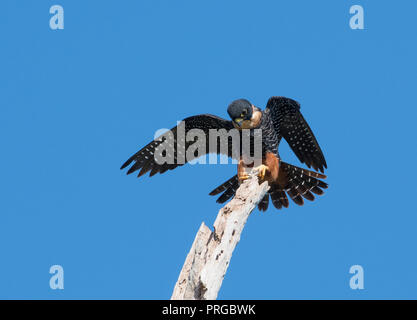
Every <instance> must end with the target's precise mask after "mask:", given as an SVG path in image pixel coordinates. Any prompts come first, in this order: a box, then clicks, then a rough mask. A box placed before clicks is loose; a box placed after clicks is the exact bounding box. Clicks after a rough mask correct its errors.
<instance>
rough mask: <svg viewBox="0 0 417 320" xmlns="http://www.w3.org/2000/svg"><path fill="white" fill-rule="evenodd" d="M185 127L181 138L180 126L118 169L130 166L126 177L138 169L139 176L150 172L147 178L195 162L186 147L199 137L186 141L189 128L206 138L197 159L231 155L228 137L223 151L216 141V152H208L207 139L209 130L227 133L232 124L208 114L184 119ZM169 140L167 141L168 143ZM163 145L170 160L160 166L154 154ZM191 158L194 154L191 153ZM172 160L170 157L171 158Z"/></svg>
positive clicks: (143, 149)
mask: <svg viewBox="0 0 417 320" xmlns="http://www.w3.org/2000/svg"><path fill="white" fill-rule="evenodd" d="M183 125H184V132H183V133H184V135H183V136H182V134H181V130H180V127H179V126H176V127H174V128H172V129H171V130H170V133H172V135H171V137H170V136H169V135H166V134H163V135H161V136H160V137H158V138H156V139H155V140H154V141H152V142H150V143H149V144H147V145H146V146H145V147H144V148H142V149H141V150H139V151H138V152H136V153H135V154H134V155H133V156H131V157H130V158H129V159H128V160H127V161H126V162H125V163H124V164H123V165H122V167H121V168H120V169H124V168H126V167H127V166H129V165H131V164H132V163H133V165H132V166H131V167H130V168H129V170H128V171H127V174H130V173H133V172H135V171H138V170H140V172H139V174H138V177H140V176H142V175H144V174H145V173H147V172H148V171H150V176H153V175H154V174H156V173H158V172H159V173H164V172H166V171H167V170H172V169H175V168H177V167H179V166H182V165H184V164H185V163H187V162H189V161H191V160H194V159H195V158H197V157H195V156H194V157H193V156H191V157H190V156H188V157H187V156H186V155H184V151H185V154H187V150H188V148H189V147H190V146H191V145H193V144H194V143H196V142H197V140H198V138H195V139H194V141H186V137H187V133H191V132H190V130H192V129H199V130H200V131H199V132H200V133H202V134H203V135H204V136H205V146H204V148H202V149H204V150H201V148H200V149H199V150H198V151H199V152H200V153H199V154H198V156H203V155H205V154H208V153H217V154H226V155H227V156H229V157H231V156H232V155H233V151H232V138H231V136H229V135H227V136H226V137H224V138H226V139H227V146H226V147H225V148H221V144H220V143H219V140H221V139H222V137H218V138H217V144H216V149H215V150H210V138H209V133H210V129H216V130H220V129H225V130H226V131H227V133H229V130H231V129H233V130H236V129H234V127H233V124H232V122H231V121H228V120H225V119H222V118H220V117H217V116H214V115H210V114H202V115H197V116H192V117H189V118H186V119H184V120H183ZM224 132H225V131H224V130H223V132H222V131H219V133H220V134H221V136H223V135H224ZM167 139H168V141H167ZM164 142H166V143H165V145H166V146H168V147H172V148H173V150H172V156H173V161H168V162H166V163H160V162H159V161H157V159H156V158H155V155H156V154H160V153H159V151H158V147H162V143H164ZM192 155H194V153H192ZM171 159H172V158H171Z"/></svg>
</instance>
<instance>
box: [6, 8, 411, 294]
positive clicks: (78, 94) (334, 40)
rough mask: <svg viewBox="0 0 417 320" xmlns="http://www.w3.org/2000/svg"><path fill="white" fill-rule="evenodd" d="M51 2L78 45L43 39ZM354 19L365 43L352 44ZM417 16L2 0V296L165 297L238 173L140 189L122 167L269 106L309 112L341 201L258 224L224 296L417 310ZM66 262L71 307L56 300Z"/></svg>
mask: <svg viewBox="0 0 417 320" xmlns="http://www.w3.org/2000/svg"><path fill="white" fill-rule="evenodd" d="M54 4H60V5H62V6H63V7H64V10H65V29H64V30H56V31H53V30H51V29H50V28H49V19H50V17H51V15H50V14H49V8H50V6H51V5H54ZM354 4H361V5H363V7H364V9H365V28H366V29H365V30H351V29H350V28H349V19H350V16H351V15H350V14H349V8H350V6H351V5H354ZM416 12H417V4H416V3H415V2H412V1H405V0H404V1H397V2H392V1H365V0H357V1H334V0H327V1H324V0H323V1H294V0H291V1H289V0H288V1H287V0H286V1H256V2H254V1H242V0H239V1H191V0H190V1H182V0H181V1H156V0H152V1H151V0H147V1H133V0H132V1H81V0H78V1H75V0H71V1H70V0H59V1H29V0H26V1H23V0H19V1H12V0H8V1H4V0H3V1H1V3H0V39H1V49H0V137H1V138H0V141H1V144H0V147H1V157H0V172H1V174H0V254H1V260H0V261H1V263H0V298H36V299H38V298H47V299H62V298H66V299H74V298H80V299H90V298H97V299H101V298H105V299H110V298H117V299H119V298H126V299H166V298H169V297H170V296H171V293H172V289H173V287H174V284H175V282H176V280H177V277H178V274H179V272H180V270H181V267H182V264H183V262H184V260H185V257H186V254H187V253H188V251H189V249H190V246H191V243H192V241H193V239H194V236H195V234H196V232H197V230H198V228H199V226H200V224H201V222H202V221H205V222H206V223H207V224H208V225H209V226H211V225H212V224H213V222H214V219H215V217H216V215H217V212H218V210H219V209H220V205H218V204H216V202H215V198H212V197H210V196H208V192H209V191H211V190H212V189H213V188H214V187H216V186H217V185H219V184H220V183H221V182H223V181H224V180H226V179H228V178H229V177H231V176H232V175H233V174H235V172H236V168H235V166H234V165H216V166H207V165H206V166H204V165H200V166H198V165H197V166H191V165H187V166H184V167H181V168H179V169H177V170H176V171H175V172H172V171H171V172H168V173H166V174H164V175H157V176H155V177H153V178H152V179H150V178H149V177H143V178H140V179H136V178H135V177H134V176H126V175H125V172H122V171H120V170H119V167H120V165H121V164H122V163H123V162H124V161H125V160H126V159H127V158H128V157H129V156H130V155H131V154H133V153H134V152H136V151H137V150H138V149H139V148H140V147H142V146H144V145H145V144H146V143H148V142H149V141H150V140H151V139H153V135H154V132H155V131H156V130H157V129H160V128H170V127H172V126H173V125H175V124H176V121H177V120H181V119H183V118H185V117H186V116H189V115H193V114H199V113H206V112H209V113H213V114H217V115H219V116H223V117H227V114H226V107H227V105H228V103H230V102H231V101H232V100H234V99H236V98H241V97H245V98H247V99H249V100H250V101H251V102H253V103H254V104H255V105H257V106H259V107H262V108H263V107H264V106H265V104H266V101H267V99H268V98H269V97H270V96H272V95H284V96H288V97H292V98H294V99H296V100H298V101H300V103H301V105H302V112H303V114H304V116H305V118H306V119H307V120H308V122H309V124H310V125H311V127H312V128H313V130H314V132H315V134H316V136H317V139H318V141H319V142H320V145H321V147H322V148H323V150H324V153H325V156H326V159H327V162H328V165H329V168H328V170H327V171H326V173H327V174H328V176H329V178H328V182H329V184H330V188H329V189H328V191H327V192H326V194H325V195H324V196H322V197H320V198H319V199H318V200H316V201H315V202H312V203H310V202H309V203H307V204H306V205H305V206H303V207H297V206H296V205H295V204H291V206H290V208H289V209H286V210H282V211H277V210H275V209H273V208H270V209H269V210H268V211H267V212H266V213H262V214H260V213H259V212H258V211H255V212H254V213H253V214H252V216H251V217H250V219H249V221H248V223H247V225H246V228H245V230H244V233H243V235H242V239H241V241H240V243H239V244H238V246H237V248H236V250H235V253H234V255H233V259H232V262H231V265H230V268H229V270H228V272H227V275H226V277H225V280H224V282H223V286H222V288H221V292H220V294H219V298H220V299H294V298H295V299H298V298H301V299H321V298H330V299H339V298H343V299H371V298H372V299H374V298H414V299H415V298H417V255H416V242H417V235H416V231H417V212H416V206H415V200H416V196H417V185H416V169H415V158H416V154H417V153H416V150H415V148H416V142H415V138H416V133H415V129H416V125H415V123H416V117H417V111H416V99H415V97H416V96H415V93H416V74H417V63H416V57H417V46H416V36H417V22H416V20H415V14H416ZM280 150H281V155H282V156H283V158H284V159H285V160H286V161H289V162H292V163H294V164H298V163H299V162H298V161H297V159H296V158H295V157H294V156H293V155H292V154H291V152H290V151H289V148H288V146H287V145H285V144H283V145H282V146H281V149H280ZM54 264H59V265H62V266H63V268H64V271H65V289H64V290H62V291H60V290H55V291H54V290H51V289H50V288H49V278H50V276H51V275H50V274H49V268H50V266H51V265H54ZM355 264H360V265H362V266H363V268H364V271H365V289H364V290H362V291H360V290H356V291H354V290H351V289H350V287H349V279H350V276H351V275H350V274H349V268H350V266H352V265H355Z"/></svg>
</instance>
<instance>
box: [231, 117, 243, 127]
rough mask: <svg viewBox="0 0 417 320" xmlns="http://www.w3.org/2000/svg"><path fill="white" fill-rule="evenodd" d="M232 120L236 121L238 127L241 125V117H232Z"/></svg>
mask: <svg viewBox="0 0 417 320" xmlns="http://www.w3.org/2000/svg"><path fill="white" fill-rule="evenodd" d="M233 121H234V123H236V124H237V125H238V126H239V127H241V126H242V121H243V119H242V118H236V119H234V120H233Z"/></svg>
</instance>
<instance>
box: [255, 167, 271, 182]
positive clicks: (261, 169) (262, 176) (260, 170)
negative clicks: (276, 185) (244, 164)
mask: <svg viewBox="0 0 417 320" xmlns="http://www.w3.org/2000/svg"><path fill="white" fill-rule="evenodd" d="M255 169H256V170H258V177H259V179H261V180H264V179H265V175H266V173H267V172H268V171H269V167H268V166H266V165H264V164H261V165H260V166H259V167H256V168H255Z"/></svg>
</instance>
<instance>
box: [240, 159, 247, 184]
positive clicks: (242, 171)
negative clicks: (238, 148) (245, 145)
mask: <svg viewBox="0 0 417 320" xmlns="http://www.w3.org/2000/svg"><path fill="white" fill-rule="evenodd" d="M237 178H238V179H239V182H242V181H244V180H247V179H249V175H248V173H247V172H246V169H245V165H244V162H243V160H242V159H241V160H239V164H238V165H237Z"/></svg>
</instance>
